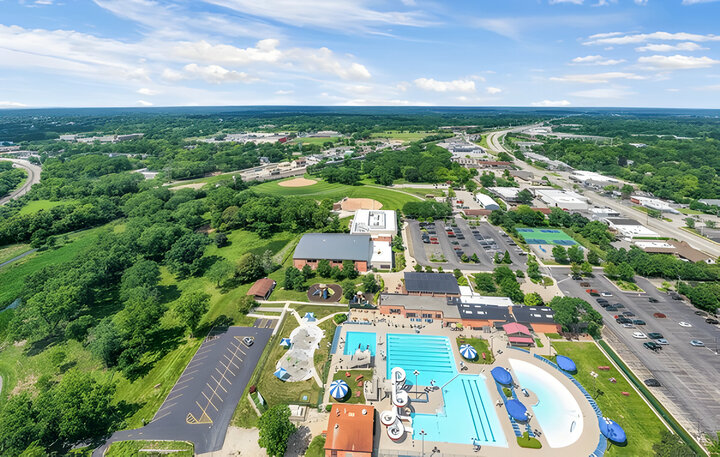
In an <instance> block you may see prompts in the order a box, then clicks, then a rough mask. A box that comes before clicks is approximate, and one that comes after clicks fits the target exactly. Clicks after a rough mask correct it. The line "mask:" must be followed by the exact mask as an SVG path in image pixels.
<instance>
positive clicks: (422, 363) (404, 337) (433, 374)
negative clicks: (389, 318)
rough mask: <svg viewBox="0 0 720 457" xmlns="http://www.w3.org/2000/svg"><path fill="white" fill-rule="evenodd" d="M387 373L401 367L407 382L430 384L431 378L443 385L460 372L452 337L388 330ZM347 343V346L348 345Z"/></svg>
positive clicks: (422, 384)
mask: <svg viewBox="0 0 720 457" xmlns="http://www.w3.org/2000/svg"><path fill="white" fill-rule="evenodd" d="M386 341H387V367H386V368H387V373H390V372H391V371H392V369H393V368H395V367H400V368H402V369H404V370H405V373H407V381H406V382H407V383H408V384H415V375H414V374H413V373H414V372H415V370H417V371H418V372H419V376H418V378H417V383H418V384H419V385H421V386H429V385H430V381H431V380H435V381H436V385H438V386H441V385H443V384H445V383H446V382H448V381H449V380H450V379H452V378H453V376H455V375H456V374H457V370H456V369H455V357H453V353H452V346H450V340H449V339H448V338H447V337H445V336H433V335H416V334H396V333H388V334H387V338H386ZM346 347H347V346H346Z"/></svg>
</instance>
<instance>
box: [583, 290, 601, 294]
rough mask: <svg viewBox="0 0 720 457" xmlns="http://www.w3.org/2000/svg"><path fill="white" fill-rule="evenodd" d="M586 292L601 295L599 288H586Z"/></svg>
mask: <svg viewBox="0 0 720 457" xmlns="http://www.w3.org/2000/svg"><path fill="white" fill-rule="evenodd" d="M585 292H587V293H589V294H591V295H592V294H597V295H600V294H599V293H598V291H597V289H585Z"/></svg>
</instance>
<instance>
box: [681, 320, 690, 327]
mask: <svg viewBox="0 0 720 457" xmlns="http://www.w3.org/2000/svg"><path fill="white" fill-rule="evenodd" d="M678 325H679V326H680V327H685V328H690V327H692V324H691V323H690V322H685V321H682V322H678Z"/></svg>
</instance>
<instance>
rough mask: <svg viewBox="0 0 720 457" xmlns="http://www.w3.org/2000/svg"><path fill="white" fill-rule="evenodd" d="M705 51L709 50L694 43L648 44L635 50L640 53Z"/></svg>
mask: <svg viewBox="0 0 720 457" xmlns="http://www.w3.org/2000/svg"><path fill="white" fill-rule="evenodd" d="M703 49H707V48H703V47H702V46H700V45H699V44H697V43H693V42H692V41H685V42H682V43H678V44H648V45H645V46H640V47H637V48H635V50H636V51H638V52H645V51H651V52H671V51H700V50H703Z"/></svg>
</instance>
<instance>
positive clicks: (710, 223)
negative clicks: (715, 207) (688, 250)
mask: <svg viewBox="0 0 720 457" xmlns="http://www.w3.org/2000/svg"><path fill="white" fill-rule="evenodd" d="M715 226H716V224H715V221H713V220H710V219H708V220H706V221H705V227H707V228H709V229H714V228H715Z"/></svg>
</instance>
